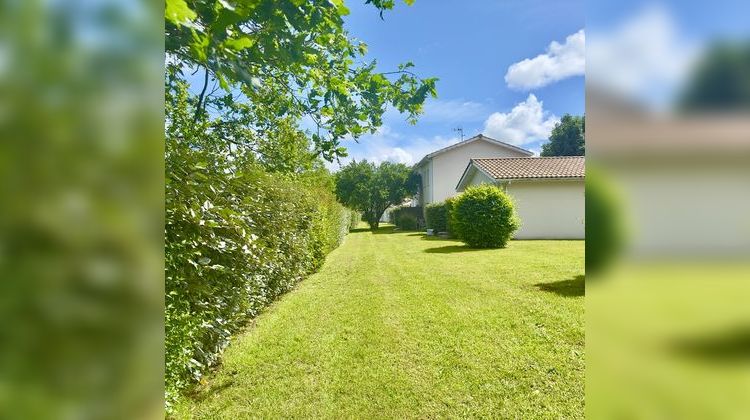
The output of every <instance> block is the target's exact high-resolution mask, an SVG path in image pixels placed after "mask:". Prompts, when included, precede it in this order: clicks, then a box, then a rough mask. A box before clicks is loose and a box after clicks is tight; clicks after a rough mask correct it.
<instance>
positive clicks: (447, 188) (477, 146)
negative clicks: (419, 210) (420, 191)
mask: <svg viewBox="0 0 750 420" xmlns="http://www.w3.org/2000/svg"><path fill="white" fill-rule="evenodd" d="M523 156H526V155H525V154H523V153H521V152H519V151H515V150H512V149H509V148H506V147H503V146H498V145H496V144H492V143H489V142H486V141H482V140H477V141H474V142H471V143H468V144H466V145H463V146H461V147H457V148H455V149H453V150H449V151H447V152H445V153H442V154H439V155H437V156H435V157H433V158H432V162H431V163H432V168H431V170H432V174H431V176H432V194H431V196H430V197H429V199H427V194H426V197H425V204H427V203H431V202H436V201H443V200H445V199H446V198H449V197H453V196H454V195H456V184H458V181H459V179H460V178H461V175H463V173H464V170H465V169H466V166H467V165H468V164H469V160H470V159H471V158H493V157H523Z"/></svg>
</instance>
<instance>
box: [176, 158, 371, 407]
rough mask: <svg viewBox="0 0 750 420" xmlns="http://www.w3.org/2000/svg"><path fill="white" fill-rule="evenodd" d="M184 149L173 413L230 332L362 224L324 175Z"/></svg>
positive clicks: (180, 171)
mask: <svg viewBox="0 0 750 420" xmlns="http://www.w3.org/2000/svg"><path fill="white" fill-rule="evenodd" d="M177 152H180V153H182V154H184V156H181V157H180V159H168V161H167V165H168V172H167V173H168V174H170V178H168V180H167V188H166V221H165V234H166V243H165V272H166V276H165V277H166V278H165V289H166V290H165V292H166V302H165V304H166V321H165V323H166V325H165V331H166V337H165V353H166V354H165V358H166V372H165V392H166V402H167V409H169V407H170V404H171V403H173V402H174V400H175V399H176V398H177V397H178V396H179V394H180V392H181V390H183V389H185V388H187V387H189V386H190V385H191V384H194V383H196V382H198V381H199V380H200V379H201V377H202V375H203V374H204V373H205V371H206V370H207V369H208V368H209V367H210V366H212V365H214V364H216V362H217V361H218V358H219V356H220V354H221V352H222V350H223V349H224V348H225V347H226V345H227V344H228V342H229V338H230V335H231V334H232V333H234V332H236V331H238V330H240V329H241V328H242V327H243V326H244V325H245V324H246V322H247V320H248V319H249V318H252V317H254V316H256V315H258V313H259V312H260V311H261V310H262V309H263V308H264V307H265V306H266V305H267V304H268V303H270V302H271V301H273V300H274V299H276V298H277V297H278V296H279V295H281V294H283V293H285V292H287V291H289V290H290V289H291V288H292V287H294V285H295V284H297V283H298V282H299V281H300V280H302V278H303V277H304V276H305V275H307V274H309V273H311V272H313V271H314V270H316V269H317V268H318V267H320V265H321V264H322V263H323V261H324V258H325V256H326V254H327V253H328V252H330V251H331V250H332V249H334V248H336V247H337V246H338V245H339V244H340V243H341V241H342V240H343V238H344V236H345V235H346V234H347V232H348V231H349V229H350V228H351V225H352V223H353V222H354V221H355V220H356V219H355V217H354V216H353V215H352V212H351V211H349V210H348V209H346V208H344V207H343V206H342V205H341V204H339V203H338V202H337V201H336V199H335V197H334V195H333V192H332V191H330V188H328V187H326V186H325V185H324V184H325V183H324V182H320V181H319V180H315V179H313V180H310V179H292V178H284V177H283V176H281V175H269V174H267V173H265V172H264V171H262V170H260V169H254V168H252V167H250V168H249V169H247V168H246V169H243V170H236V171H235V172H234V173H233V174H231V175H227V174H226V173H225V172H224V171H223V169H222V167H220V166H218V165H216V166H211V165H207V164H206V163H205V162H204V161H205V159H202V158H201V156H200V152H193V151H191V150H189V149H184V148H183V150H179V151H175V152H173V153H177ZM192 155H196V156H192ZM168 157H169V155H168ZM172 161H174V162H180V164H179V165H178V164H177V163H175V164H174V166H173V167H170V166H172Z"/></svg>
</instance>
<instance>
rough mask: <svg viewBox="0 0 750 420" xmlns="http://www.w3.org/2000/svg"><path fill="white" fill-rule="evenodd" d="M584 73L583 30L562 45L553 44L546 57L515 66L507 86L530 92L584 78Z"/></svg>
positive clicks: (507, 73) (535, 58)
mask: <svg viewBox="0 0 750 420" xmlns="http://www.w3.org/2000/svg"><path fill="white" fill-rule="evenodd" d="M585 70H586V35H585V33H584V30H583V29H581V30H580V31H578V32H576V33H574V34H571V35H568V37H567V38H565V43H563V44H560V43H559V42H557V41H552V42H551V43H550V44H549V46H548V47H547V52H546V53H544V54H539V55H537V56H536V57H534V58H527V59H525V60H522V61H519V62H517V63H514V64H512V65H511V66H510V67H508V71H507V72H506V73H505V82H506V83H507V84H508V87H510V88H513V89H519V90H529V89H534V88H539V87H542V86H546V85H548V84H550V83H554V82H557V81H559V80H562V79H566V78H568V77H572V76H581V75H583V74H584V72H585Z"/></svg>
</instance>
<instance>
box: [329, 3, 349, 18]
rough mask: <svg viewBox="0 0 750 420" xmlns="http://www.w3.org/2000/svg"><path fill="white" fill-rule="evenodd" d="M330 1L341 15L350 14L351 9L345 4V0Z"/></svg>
mask: <svg viewBox="0 0 750 420" xmlns="http://www.w3.org/2000/svg"><path fill="white" fill-rule="evenodd" d="M328 2H329V3H331V5H333V7H335V8H336V13H338V14H339V15H340V16H346V15H348V14H349V9H347V8H346V6H345V5H344V0H328Z"/></svg>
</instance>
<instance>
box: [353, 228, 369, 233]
mask: <svg viewBox="0 0 750 420" xmlns="http://www.w3.org/2000/svg"><path fill="white" fill-rule="evenodd" d="M369 231H370V228H356V229H350V230H349V233H359V232H369Z"/></svg>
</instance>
